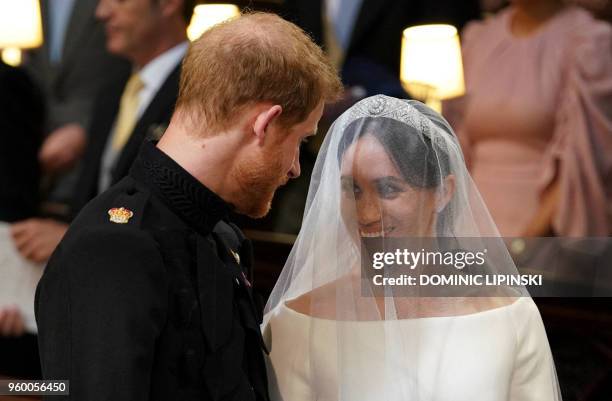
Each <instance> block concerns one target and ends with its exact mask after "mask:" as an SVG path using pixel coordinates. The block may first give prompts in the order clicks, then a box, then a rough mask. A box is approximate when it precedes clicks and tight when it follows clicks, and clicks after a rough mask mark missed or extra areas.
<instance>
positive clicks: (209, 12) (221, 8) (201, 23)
mask: <svg viewBox="0 0 612 401" xmlns="http://www.w3.org/2000/svg"><path fill="white" fill-rule="evenodd" d="M239 15H240V9H239V8H238V6H236V5H234V4H200V5H199V6H196V8H195V9H194V10H193V15H192V17H191V22H190V23H189V27H187V37H189V40H191V41H194V40H196V39H197V38H199V37H200V36H201V35H202V34H203V33H204V31H206V30H207V29H209V28H211V27H212V26H213V25H216V24H218V23H220V22H223V21H225V20H228V19H230V18H234V17H237V16H239Z"/></svg>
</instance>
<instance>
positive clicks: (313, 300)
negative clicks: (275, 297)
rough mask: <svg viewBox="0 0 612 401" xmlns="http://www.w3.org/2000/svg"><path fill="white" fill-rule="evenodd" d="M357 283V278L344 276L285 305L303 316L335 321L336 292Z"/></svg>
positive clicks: (350, 287) (352, 286)
mask: <svg viewBox="0 0 612 401" xmlns="http://www.w3.org/2000/svg"><path fill="white" fill-rule="evenodd" d="M357 282H358V277H353V275H346V276H343V277H340V278H338V279H336V280H334V281H331V282H329V283H327V284H324V285H322V286H320V287H317V288H315V289H313V290H311V291H308V292H306V293H304V294H302V295H300V296H299V297H297V298H294V299H291V300H288V301H286V303H285V304H286V306H287V307H288V308H289V309H291V310H293V311H295V312H298V313H301V314H303V315H308V316H312V317H317V318H323V319H335V317H336V305H337V303H336V298H337V296H338V295H337V294H338V292H339V291H345V289H349V290H350V289H352V288H354V286H355V285H356V283H357ZM341 289H342V290H341ZM357 289H359V287H357Z"/></svg>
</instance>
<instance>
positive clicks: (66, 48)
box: [51, 0, 99, 74]
mask: <svg viewBox="0 0 612 401" xmlns="http://www.w3.org/2000/svg"><path fill="white" fill-rule="evenodd" d="M51 1H53V0H51ZM97 3H98V2H97V1H96V0H74V6H73V9H72V13H71V15H70V20H69V22H68V26H67V27H66V36H65V37H64V43H63V47H62V63H61V65H60V68H59V69H58V73H59V74H62V73H65V71H62V70H63V68H64V66H65V65H71V63H70V59H71V58H72V57H75V55H76V53H77V50H78V48H79V42H80V41H81V40H82V39H83V38H87V37H88V35H84V34H83V32H84V31H85V30H87V29H93V25H94V24H96V23H99V22H97V21H96V20H95V16H94V13H95V9H96V6H97Z"/></svg>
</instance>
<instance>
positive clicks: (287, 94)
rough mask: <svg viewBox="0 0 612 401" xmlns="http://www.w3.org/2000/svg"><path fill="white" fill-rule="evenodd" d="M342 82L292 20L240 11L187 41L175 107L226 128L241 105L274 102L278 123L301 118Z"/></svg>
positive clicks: (200, 122) (204, 123)
mask: <svg viewBox="0 0 612 401" xmlns="http://www.w3.org/2000/svg"><path fill="white" fill-rule="evenodd" d="M341 91H342V84H341V82H340V80H339V78H338V74H337V72H336V70H335V69H334V67H333V66H332V65H331V63H330V62H329V61H328V60H327V58H326V57H325V55H324V54H323V52H322V50H321V48H319V47H318V46H317V45H316V44H315V43H313V41H312V40H311V39H310V38H309V37H308V35H306V33H304V31H302V30H301V29H300V28H298V27H297V26H296V25H294V24H292V23H290V22H288V21H285V20H283V19H282V18H280V17H278V16H276V15H274V14H268V13H249V14H244V15H242V16H241V17H238V18H236V19H234V20H231V21H228V22H224V23H221V24H219V25H217V26H215V27H213V28H212V29H210V30H208V31H206V32H205V33H204V34H203V35H202V36H201V37H200V38H199V39H197V40H196V41H194V42H193V43H192V44H191V47H190V49H189V51H188V53H187V55H186V56H185V59H184V61H183V66H182V72H181V80H180V88H179V96H178V100H177V104H176V109H177V112H178V113H184V114H185V116H186V117H188V118H189V119H190V120H191V121H192V123H193V124H195V125H196V127H205V128H206V129H207V130H222V129H225V128H228V126H229V125H230V122H231V121H232V120H233V118H234V117H236V116H237V115H239V114H240V113H241V112H242V111H243V109H244V108H245V107H248V106H249V105H252V104H255V103H258V102H270V103H273V104H279V105H281V106H282V108H283V112H282V113H281V115H280V116H279V123H281V124H282V125H284V126H290V125H293V124H296V123H299V122H302V121H304V120H305V119H306V118H307V117H308V115H309V114H310V113H311V112H312V111H313V110H314V109H315V108H316V106H317V105H318V104H319V103H320V102H321V101H326V102H330V101H334V100H337V99H338V98H339V96H340V94H341Z"/></svg>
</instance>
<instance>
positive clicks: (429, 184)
mask: <svg viewBox="0 0 612 401" xmlns="http://www.w3.org/2000/svg"><path fill="white" fill-rule="evenodd" d="M412 105H413V106H415V107H416V108H417V109H418V110H419V112H421V113H422V114H424V115H425V116H426V117H427V118H429V120H430V121H431V122H433V123H434V124H435V125H436V126H438V127H439V128H441V129H443V130H445V131H446V132H448V133H449V134H450V135H452V130H451V129H450V127H449V126H448V123H446V121H444V120H443V119H442V117H440V116H439V115H438V114H437V113H434V112H433V111H431V110H430V109H429V108H428V107H426V106H424V108H421V107H417V103H415V104H412ZM420 105H421V104H420V103H418V106H420ZM364 135H372V136H373V137H374V138H376V139H377V140H378V142H379V143H380V144H381V145H382V146H383V148H384V149H385V151H386V152H387V154H388V155H389V157H390V158H391V160H392V161H393V163H394V164H395V166H396V167H397V169H398V170H399V172H400V174H401V175H402V177H403V178H404V180H406V182H407V183H408V184H410V185H412V186H414V187H417V188H436V187H438V186H439V185H440V182H441V181H442V179H443V178H444V177H446V176H447V175H449V174H450V163H449V159H448V154H447V153H446V151H445V150H443V149H441V148H440V147H439V146H438V145H437V144H435V143H433V142H432V141H431V139H430V138H429V137H428V136H427V135H425V134H423V133H422V132H420V131H419V130H417V129H416V128H415V127H412V126H410V125H408V124H405V123H403V122H400V121H398V120H395V119H392V118H388V117H364V118H360V119H357V120H355V121H353V122H351V123H350V124H349V125H348V126H347V128H346V129H345V131H344V135H343V136H342V139H341V140H340V144H339V146H338V162H339V163H340V162H341V160H342V156H343V155H344V152H346V150H347V149H348V148H349V147H350V146H351V144H353V143H354V142H355V141H357V140H358V139H359V138H360V137H362V136H364Z"/></svg>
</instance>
